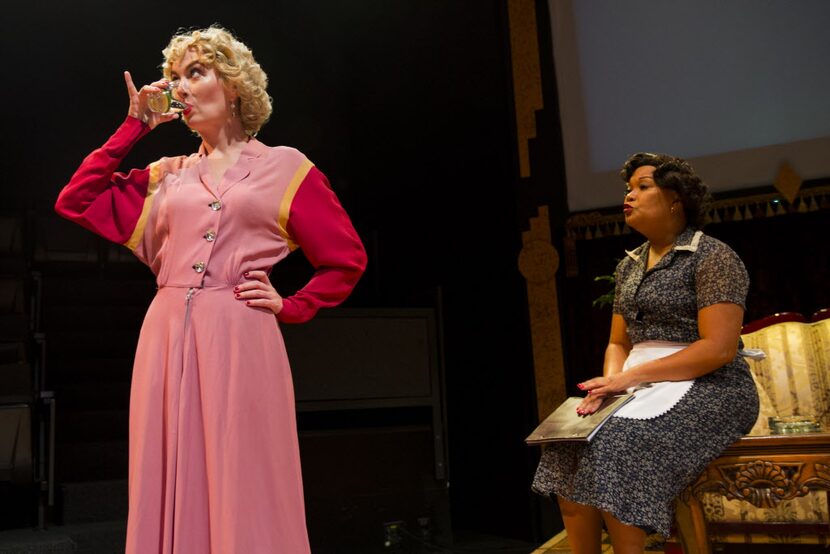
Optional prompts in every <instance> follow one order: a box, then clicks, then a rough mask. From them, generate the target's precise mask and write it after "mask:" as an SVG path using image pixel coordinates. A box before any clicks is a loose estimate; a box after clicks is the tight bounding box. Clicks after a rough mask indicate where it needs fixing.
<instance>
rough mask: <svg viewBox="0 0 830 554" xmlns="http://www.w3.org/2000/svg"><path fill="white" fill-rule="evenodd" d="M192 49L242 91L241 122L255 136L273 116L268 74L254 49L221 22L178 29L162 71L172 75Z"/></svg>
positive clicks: (222, 76) (168, 48) (240, 102)
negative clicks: (182, 29)
mask: <svg viewBox="0 0 830 554" xmlns="http://www.w3.org/2000/svg"><path fill="white" fill-rule="evenodd" d="M190 50H193V51H195V52H196V53H197V54H198V56H199V62H200V63H202V64H204V65H206V66H208V67H212V68H214V69H216V72H217V73H218V74H219V76H220V78H221V79H222V80H223V81H224V83H225V86H226V87H227V88H228V89H232V90H235V91H236V92H237V94H239V114H240V117H241V119H242V126H243V128H244V129H245V132H246V133H247V134H248V135H250V136H256V134H257V133H258V132H259V130H260V129H261V128H262V126H263V125H265V123H266V122H267V121H268V118H270V117H271V111H272V109H273V108H272V100H271V97H270V96H268V93H267V92H266V89H267V87H268V76H267V75H266V74H265V71H263V70H262V68H261V67H260V66H259V64H258V63H257V62H256V60H254V55H253V53H252V52H251V49H250V48H248V47H247V46H245V44H243V43H242V42H241V41H239V40H238V39H237V38H236V37H234V36H233V35H232V34H231V33H230V31H228V30H227V29H224V28H223V27H221V26H219V25H211V26H210V27H208V28H206V29H199V30H195V31H179V32H178V33H176V34H175V35H173V37H172V38H171V39H170V43H169V44H168V45H167V47H166V48H165V49H164V50H162V54H163V55H164V63H163V64H162V71H163V73H164V77H165V78H166V79H171V78H172V67H173V64H175V63H176V62H178V61H179V60H181V59H182V57H183V56H184V55H185V53H186V52H188V51H190Z"/></svg>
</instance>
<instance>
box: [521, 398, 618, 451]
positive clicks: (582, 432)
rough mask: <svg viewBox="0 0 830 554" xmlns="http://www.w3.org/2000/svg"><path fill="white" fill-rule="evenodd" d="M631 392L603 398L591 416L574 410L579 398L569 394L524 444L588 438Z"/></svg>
mask: <svg viewBox="0 0 830 554" xmlns="http://www.w3.org/2000/svg"><path fill="white" fill-rule="evenodd" d="M632 398H634V395H633V394H630V393H629V394H621V395H618V396H609V397H606V398H605V400H603V402H602V404H601V405H600V407H599V409H598V410H597V411H596V412H594V413H593V414H591V415H586V416H582V415H579V414H577V413H576V407H577V406H579V403H580V402H582V400H583V399H582V398H580V397H578V396H571V397H569V398H568V399H567V400H565V401H564V402H563V403H562V404H561V405H560V406H559V407H558V408H556V410H554V411H553V413H552V414H550V415H549V416H548V417H546V418H545V420H544V421H543V422H542V423H540V424H539V426H538V427H536V429H535V430H534V431H533V432H532V433H531V434H530V435H528V437H527V438H526V439H525V442H526V443H527V444H544V443H547V442H559V441H589V440H591V439H592V438H594V435H595V434H596V432H597V431H599V429H600V428H601V427H602V425H603V424H604V423H605V422H606V421H607V420H608V418H609V417H611V416H612V415H614V412H616V411H617V410H619V409H620V408H622V407H623V406H624V405H625V404H626V403H627V402H628V401H629V400H631V399H632Z"/></svg>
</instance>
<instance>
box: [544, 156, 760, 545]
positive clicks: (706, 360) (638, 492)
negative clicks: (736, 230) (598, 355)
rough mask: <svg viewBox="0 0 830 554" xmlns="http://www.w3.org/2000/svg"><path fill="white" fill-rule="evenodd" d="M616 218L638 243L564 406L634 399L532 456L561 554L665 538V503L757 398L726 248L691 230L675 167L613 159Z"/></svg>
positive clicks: (696, 205) (698, 209)
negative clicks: (592, 361)
mask: <svg viewBox="0 0 830 554" xmlns="http://www.w3.org/2000/svg"><path fill="white" fill-rule="evenodd" d="M621 176H622V179H623V181H625V183H626V184H627V187H626V194H625V203H624V205H623V211H624V213H625V221H626V223H627V224H628V226H629V227H631V228H632V229H634V230H636V231H637V232H639V233H641V234H642V235H643V236H645V238H646V239H647V242H645V243H644V244H642V245H641V246H640V247H639V248H637V249H635V250H633V251H631V252H627V256H626V257H624V258H623V259H622V261H620V263H619V265H618V266H617V270H616V290H615V297H614V309H613V316H612V319H611V336H610V339H609V341H608V347H607V349H606V352H605V361H604V367H603V377H597V378H595V379H591V380H589V381H586V382H584V383H580V384H579V385H578V387H579V388H580V389H582V390H584V391H586V392H587V393H588V394H587V396H586V398H585V399H584V400H583V402H582V403H581V404H580V405H579V406H578V407H577V412H578V413H580V414H589V413H593V412H594V411H595V410H596V409H597V407H598V406H599V404H600V403H601V401H602V399H603V397H605V396H606V395H610V394H615V393H620V392H623V391H626V390H632V389H633V390H635V398H634V399H633V400H632V401H631V402H629V403H628V404H627V405H625V406H624V407H623V408H621V409H620V410H619V411H618V412H617V413H616V414H615V415H614V416H613V417H612V418H610V420H609V421H607V422H606V423H605V425H604V426H603V427H602V428H601V429H600V431H599V432H598V433H597V434H596V435H595V437H594V438H593V439H592V440H591V442H589V443H578V444H577V443H557V444H555V445H552V446H550V447H548V448H546V449H545V451H544V452H543V454H542V459H541V461H540V463H539V467H538V469H537V472H536V476H535V479H534V481H533V489H534V490H535V491H536V492H538V493H540V494H543V495H550V494H555V495H556V496H557V499H558V502H559V507H560V509H561V512H562V518H563V520H564V523H565V529H566V531H567V532H568V538H569V542H570V543H571V545H572V548H573V552H575V553H577V554H582V553H598V552H600V541H601V530H602V525H603V523H604V524H605V526H606V527H607V529H608V532H609V534H610V536H611V542H612V545H613V547H614V552H615V553H616V554H627V553H633V552H638V553H639V552H642V551H643V548H644V543H645V537H646V534H647V533H653V532H658V533H661V534H662V535H664V536H668V535H669V532H670V527H671V523H672V519H673V515H674V514H673V500H674V498H675V497H676V496H677V495H678V493H680V492H681V491H682V490H683V489H684V488H685V487H686V486H687V485H689V484H690V483H691V482H692V481H694V479H695V478H696V477H697V476H698V475H699V474H700V473H701V472H702V471H703V469H704V468H705V467H706V466H707V465H708V464H709V463H710V462H711V461H712V460H713V459H715V458H716V457H717V456H718V455H719V454H720V453H721V452H722V451H723V450H724V449H725V448H726V447H728V446H729V445H730V444H732V443H733V442H735V441H736V440H737V439H738V438H739V437H741V436H742V435H743V434H745V433H746V432H748V431H749V430H750V428H751V427H752V425H753V424H754V423H755V420H756V418H757V415H758V393H757V391H756V388H755V384H754V382H753V380H752V376H751V375H750V373H749V367H748V365H747V363H746V361H745V360H744V359H743V357H742V356H741V354H740V353H739V349H740V348H741V347H742V345H741V344H740V333H741V323H742V321H743V314H744V307H745V305H744V303H745V300H746V294H747V288H748V278H747V273H746V270H745V268H744V265H743V263H742V262H741V260H740V259H739V258H738V256H737V255H736V254H735V252H734V251H732V249H730V248H729V247H728V246H727V245H725V244H724V243H722V242H720V241H719V240H716V239H714V238H712V237H709V236H707V235H705V234H703V232H702V231H700V230H699V228H700V226H701V224H702V222H703V216H704V213H705V205H706V202H707V200H708V197H709V194H708V189H707V187H706V185H705V184H704V183H703V182H702V181H701V179H700V178H699V177H698V176H697V175H696V174H695V172H694V170H693V169H692V167H691V166H690V165H689V163H688V162H686V161H685V160H682V159H680V158H676V157H673V156H668V155H665V154H649V153H638V154H635V155H633V156H632V157H631V158H629V160H628V161H626V163H625V165H624V166H623V168H622V171H621Z"/></svg>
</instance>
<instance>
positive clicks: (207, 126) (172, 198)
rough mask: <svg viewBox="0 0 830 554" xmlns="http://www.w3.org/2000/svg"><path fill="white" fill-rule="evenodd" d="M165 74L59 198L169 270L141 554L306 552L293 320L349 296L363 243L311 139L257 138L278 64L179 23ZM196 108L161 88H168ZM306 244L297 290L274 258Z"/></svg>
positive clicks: (145, 350) (135, 391)
mask: <svg viewBox="0 0 830 554" xmlns="http://www.w3.org/2000/svg"><path fill="white" fill-rule="evenodd" d="M164 56H165V62H164V66H163V67H164V79H163V80H160V81H157V82H154V83H152V84H151V85H146V86H143V87H141V88H140V89H136V87H135V86H134V85H133V82H132V79H131V77H130V74H129V73H125V74H124V77H125V80H126V84H127V90H128V92H129V97H130V107H129V112H128V116H127V118H126V120H125V121H124V122H123V123H122V124H121V126H120V127H119V128H118V130H117V131H116V132H115V134H114V135H112V137H110V139H109V140H108V141H107V142H106V143H105V144H104V145H103V146H102V147H101V148H99V149H97V150H95V151H94V152H92V153H91V154H90V155H89V156H87V158H86V159H85V160H84V161H83V163H82V164H81V166H80V168H79V169H78V170H77V171H76V172H75V174H74V175H73V177H72V179H71V181H70V182H69V184H67V185H66V187H65V188H64V189H63V191H62V192H61V193H60V196H59V198H58V200H57V204H56V206H55V209H56V211H57V212H58V213H59V214H60V215H61V216H63V217H66V218H67V219H70V220H72V221H75V222H77V223H79V224H80V225H82V226H84V227H85V228H87V229H89V230H91V231H93V232H95V233H98V234H99V235H101V236H103V237H105V238H107V239H109V240H112V241H115V242H118V243H121V244H124V245H125V246H127V247H128V248H129V249H130V250H132V251H133V253H134V254H135V255H136V256H137V257H138V258H139V259H140V260H141V261H142V262H144V263H145V264H147V265H148V266H149V267H150V269H151V270H152V271H153V273H154V274H155V275H156V280H157V284H158V293H157V295H156V297H155V298H154V300H153V302H152V304H151V305H150V308H149V310H148V312H147V315H146V317H145V320H144V324H143V326H142V329H141V335H140V337H139V341H138V348H137V352H136V359H135V365H134V369H133V379H132V390H131V399H130V469H129V493H130V494H129V498H130V502H129V519H128V525H127V546H126V551H127V553H128V554H150V553H155V552H158V553H165V554H168V553H178V554H203V553H209V552H212V553H214V554H241V553H245V554H255V553H263V554H266V553H267V554H273V553H281V554H302V553H308V552H309V545H308V537H307V532H306V524H305V511H304V502H303V489H302V477H301V471H300V458H299V450H298V445H297V431H296V423H295V408H294V392H293V386H292V380H291V373H290V368H289V364H288V358H287V357H286V353H285V348H284V345H283V341H282V336H281V334H280V330H279V324H278V323H297V322H303V321H307V320H308V319H310V318H311V317H313V316H314V314H315V313H316V312H317V311H318V310H319V309H320V308H322V307H330V306H335V305H337V304H338V303H340V302H342V301H343V300H344V299H345V298H346V297H347V296H348V295H349V293H350V292H351V291H352V289H353V288H354V286H355V284H356V283H357V281H358V279H359V278H360V276H361V275H362V273H363V270H364V268H365V265H366V254H365V250H364V248H363V245H362V244H361V241H360V239H359V237H358V235H357V233H356V232H355V230H354V227H353V226H352V224H351V222H350V220H349V217H348V215H347V214H346V213H345V211H344V210H343V208H342V207H341V205H340V203H339V202H338V200H337V198H336V196H335V194H334V193H333V192H332V190H331V188H330V187H329V185H328V182H327V180H326V177H325V176H324V175H323V174H322V173H321V172H320V171H319V170H318V169H317V168H316V167H314V165H313V164H312V163H311V162H309V160H308V159H307V158H306V157H305V156H304V155H303V154H302V153H300V152H298V151H297V150H295V149H293V148H288V147H268V146H266V145H264V144H262V143H261V142H259V141H258V140H256V138H254V136H255V135H256V133H257V132H258V131H259V129H260V127H261V126H262V125H263V124H264V123H265V122H266V121H267V119H268V117H269V116H270V114H271V99H270V98H269V97H268V95H267V93H266V90H265V89H266V86H267V77H266V75H265V73H264V72H263V71H262V69H261V68H260V66H259V65H258V64H257V63H256V61H255V60H254V58H253V56H252V54H251V51H250V50H249V49H248V48H247V47H246V46H245V45H244V44H242V43H241V42H239V41H238V40H237V39H235V38H234V37H233V36H232V35H231V34H230V33H228V32H227V31H226V30H224V29H222V28H220V27H211V28H208V29H202V30H200V31H195V32H186V33H183V34H179V35H176V36H174V37H173V38H172V39H171V41H170V44H169V45H168V46H167V48H165V49H164ZM171 85H172V89H173V90H174V91H175V93H174V95H175V96H176V98H177V99H178V100H180V101H181V102H182V104H183V106H184V108H183V111H182V112H181V113H172V112H168V113H162V114H159V113H154V112H152V111H150V110H149V109H148V100H149V99H150V98H151V96H153V95H154V94H158V93H159V92H162V91H164V90H165V89H168V88H171ZM178 118H183V120H184V122H185V123H186V124H187V125H188V127H190V129H191V130H193V131H194V132H195V133H197V134H198V136H199V137H200V138H201V146H200V148H199V150H198V152H196V153H194V154H191V155H186V156H176V157H170V158H162V159H160V160H158V161H156V162H154V163H151V164H150V165H148V166H147V167H145V168H143V169H133V170H131V171H129V172H128V173H122V172H117V169H118V166H119V165H120V163H121V161H122V160H123V158H124V157H125V156H126V155H127V153H128V152H129V151H130V149H131V148H132V147H133V145H134V144H136V143H137V142H138V141H139V140H140V139H142V138H143V137H144V136H145V135H147V134H148V133H150V132H151V131H152V130H153V129H154V128H155V127H157V126H158V125H161V124H164V123H167V122H169V121H172V120H174V119H178ZM296 248H302V250H303V252H304V253H305V256H306V257H307V258H308V259H309V261H310V262H311V263H312V265H313V266H314V267H315V268H316V272H315V273H314V276H313V277H312V278H311V280H310V281H309V282H308V283H307V284H306V285H305V286H304V287H303V288H302V289H301V290H300V291H298V292H297V293H296V294H294V295H293V296H289V297H286V298H281V297H280V295H279V294H278V293H277V292H276V291H275V290H274V287H273V286H271V284H270V281H269V279H268V274H269V272H270V270H271V267H272V266H273V265H274V264H276V263H277V262H279V261H280V260H282V259H283V258H284V257H285V256H287V255H288V254H289V253H290V252H291V251H292V250H294V249H296Z"/></svg>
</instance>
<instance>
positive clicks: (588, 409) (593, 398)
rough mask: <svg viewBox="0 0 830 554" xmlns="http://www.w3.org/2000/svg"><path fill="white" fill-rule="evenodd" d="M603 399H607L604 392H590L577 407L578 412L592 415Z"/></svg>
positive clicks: (582, 414)
mask: <svg viewBox="0 0 830 554" xmlns="http://www.w3.org/2000/svg"><path fill="white" fill-rule="evenodd" d="M603 400H605V396H604V395H602V394H589V395H588V396H586V397H585V398H583V399H582V402H580V403H579V405H578V406H577V407H576V413H577V414H579V415H581V416H587V415H591V414H592V413H594V412H596V411H597V410H598V409H599V407H600V404H602V401H603Z"/></svg>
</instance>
